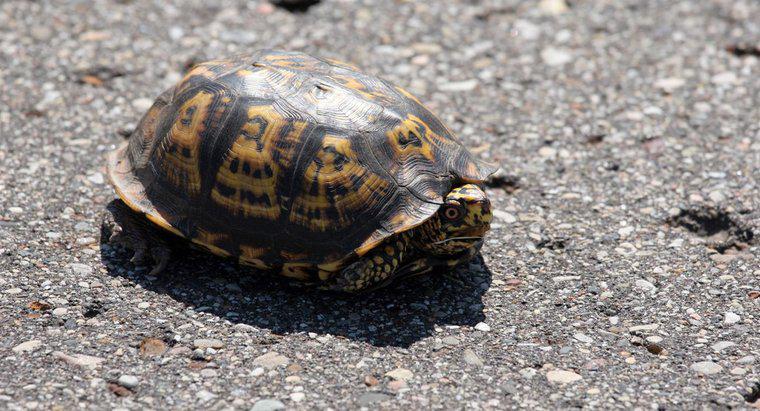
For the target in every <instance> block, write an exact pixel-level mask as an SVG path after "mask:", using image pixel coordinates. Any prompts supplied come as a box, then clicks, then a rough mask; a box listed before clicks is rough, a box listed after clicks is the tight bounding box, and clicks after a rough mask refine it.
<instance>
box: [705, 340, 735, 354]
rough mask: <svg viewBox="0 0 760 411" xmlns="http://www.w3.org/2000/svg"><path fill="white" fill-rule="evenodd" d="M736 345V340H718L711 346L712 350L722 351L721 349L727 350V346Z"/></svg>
mask: <svg viewBox="0 0 760 411" xmlns="http://www.w3.org/2000/svg"><path fill="white" fill-rule="evenodd" d="M734 345H736V343H735V342H731V341H718V342H716V343H715V344H713V345H711V346H710V348H712V350H713V351H715V352H721V351H723V350H725V349H726V348H729V347H733V346H734Z"/></svg>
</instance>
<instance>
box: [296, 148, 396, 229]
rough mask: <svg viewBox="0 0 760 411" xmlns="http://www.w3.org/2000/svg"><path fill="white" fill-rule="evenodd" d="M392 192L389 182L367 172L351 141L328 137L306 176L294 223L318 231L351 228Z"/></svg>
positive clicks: (297, 197)
mask: <svg viewBox="0 0 760 411" xmlns="http://www.w3.org/2000/svg"><path fill="white" fill-rule="evenodd" d="M390 189H391V187H390V185H389V183H388V182H387V181H386V180H384V179H383V178H381V177H380V176H378V175H376V174H374V173H373V172H371V171H369V170H368V169H366V168H364V166H363V165H362V164H361V162H360V161H359V160H358V155H357V153H356V152H355V151H354V150H353V148H352V147H351V140H349V139H347V138H345V137H341V136H333V135H329V134H328V135H325V137H324V139H323V141H322V147H321V148H320V150H319V152H318V153H317V155H316V156H315V158H314V160H313V161H312V162H311V164H309V166H308V167H307V168H306V170H305V172H304V175H303V181H302V189H301V190H302V191H301V193H300V194H299V195H298V196H296V197H295V199H294V201H293V207H292V211H291V213H290V221H291V222H292V223H294V224H297V225H300V226H303V227H307V228H308V229H310V230H314V231H327V230H335V229H340V228H346V227H350V226H352V225H353V224H356V223H357V221H356V216H357V215H359V214H361V211H362V210H364V209H366V208H367V207H372V206H374V205H375V204H373V201H374V202H376V201H379V198H380V197H381V196H382V195H384V194H385V193H388V191H389V190H390Z"/></svg>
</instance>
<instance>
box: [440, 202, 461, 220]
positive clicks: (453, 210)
mask: <svg viewBox="0 0 760 411" xmlns="http://www.w3.org/2000/svg"><path fill="white" fill-rule="evenodd" d="M443 216H444V217H446V219H447V220H450V221H456V220H459V219H460V218H462V216H464V213H463V212H462V209H461V208H460V207H459V206H458V205H453V204H451V205H447V206H445V208H444V209H443Z"/></svg>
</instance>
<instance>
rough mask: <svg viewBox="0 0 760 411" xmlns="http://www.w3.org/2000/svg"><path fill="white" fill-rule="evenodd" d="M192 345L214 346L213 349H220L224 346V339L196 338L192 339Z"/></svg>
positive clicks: (202, 347) (196, 346)
mask: <svg viewBox="0 0 760 411" xmlns="http://www.w3.org/2000/svg"><path fill="white" fill-rule="evenodd" d="M193 346H194V347H195V348H201V349H205V348H214V349H220V348H223V347H224V341H222V340H218V339H216V338H198V339H196V340H194V341H193Z"/></svg>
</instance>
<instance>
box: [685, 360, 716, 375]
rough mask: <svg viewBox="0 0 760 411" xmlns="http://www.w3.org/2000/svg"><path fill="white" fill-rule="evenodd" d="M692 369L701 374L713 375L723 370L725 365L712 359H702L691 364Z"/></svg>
mask: <svg viewBox="0 0 760 411" xmlns="http://www.w3.org/2000/svg"><path fill="white" fill-rule="evenodd" d="M691 369H692V370H693V371H696V372H698V373H700V374H704V375H713V374H718V373H719V372H721V371H723V367H721V366H720V365H718V364H716V363H714V362H712V361H700V362H696V363H694V364H692V365H691Z"/></svg>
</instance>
